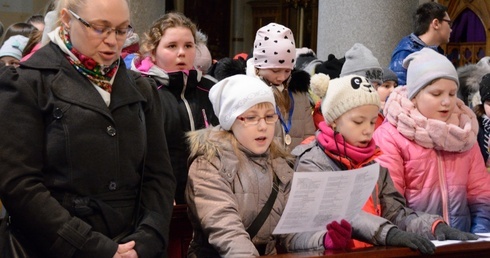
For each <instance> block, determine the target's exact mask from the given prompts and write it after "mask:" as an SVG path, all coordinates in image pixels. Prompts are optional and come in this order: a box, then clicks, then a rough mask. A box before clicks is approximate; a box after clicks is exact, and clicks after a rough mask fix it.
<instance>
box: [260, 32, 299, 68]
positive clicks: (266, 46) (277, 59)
mask: <svg viewBox="0 0 490 258" xmlns="http://www.w3.org/2000/svg"><path fill="white" fill-rule="evenodd" d="M253 58H254V66H255V67H256V68H262V69H263V68H286V69H293V67H294V62H295V61H296V45H295V43H294V36H293V32H292V31H291V30H290V29H289V28H287V27H284V26H283V25H281V24H277V23H269V24H268V25H266V26H264V27H262V28H260V29H259V30H258V31H257V34H256V35H255V42H254V50H253Z"/></svg>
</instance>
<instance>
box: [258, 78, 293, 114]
mask: <svg viewBox="0 0 490 258" xmlns="http://www.w3.org/2000/svg"><path fill="white" fill-rule="evenodd" d="M259 70H260V68H255V74H256V75H257V76H258V77H259V78H260V79H261V80H262V81H264V82H265V84H267V85H269V87H272V92H273V93H274V99H275V100H276V106H277V108H279V111H280V112H281V114H283V116H282V117H283V118H284V119H290V118H288V117H286V116H287V115H289V109H290V108H291V98H290V97H289V90H288V87H289V81H290V79H291V76H292V73H291V74H290V75H289V78H288V79H286V80H285V81H284V82H283V83H282V85H283V86H284V89H283V90H282V91H281V90H279V89H278V88H277V87H276V86H274V85H272V84H271V83H270V82H268V81H267V80H266V79H265V78H263V77H262V76H261V75H259Z"/></svg>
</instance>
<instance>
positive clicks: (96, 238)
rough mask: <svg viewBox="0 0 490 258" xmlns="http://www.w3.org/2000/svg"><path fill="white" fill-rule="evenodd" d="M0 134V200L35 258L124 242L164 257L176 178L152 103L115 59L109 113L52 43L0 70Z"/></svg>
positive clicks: (93, 253)
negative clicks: (131, 242)
mask: <svg viewBox="0 0 490 258" xmlns="http://www.w3.org/2000/svg"><path fill="white" fill-rule="evenodd" d="M0 130H1V133H0V150H1V151H0V198H1V200H2V202H3V204H4V205H5V207H6V209H7V211H8V213H9V215H11V217H12V226H13V228H15V229H17V230H19V232H20V233H22V234H23V235H24V236H25V237H26V238H27V241H26V242H28V243H29V244H30V245H31V248H33V249H34V250H36V252H37V254H38V255H39V256H40V257H112V256H113V255H114V254H115V252H116V250H117V247H118V243H125V242H127V241H130V240H135V241H136V246H135V249H136V251H137V252H138V255H139V257H162V256H164V253H165V248H166V245H167V244H168V228H169V222H170V218H171V213H172V207H173V194H174V191H175V178H174V176H173V173H172V170H171V165H170V161H169V155H168V150H167V147H166V146H167V145H166V141H165V134H164V130H163V124H162V122H161V104H160V100H159V98H158V95H157V91H156V90H155V89H154V88H153V87H151V86H150V85H149V84H148V82H147V80H145V79H142V78H141V77H140V76H139V75H138V74H136V73H133V72H131V71H128V70H127V69H126V67H125V66H124V62H123V61H122V60H121V67H120V68H119V70H118V72H117V74H116V75H115V80H114V83H113V90H112V93H111V104H110V106H109V107H107V106H106V104H105V103H104V101H103V100H102V97H101V96H100V94H99V93H98V92H97V90H96V89H95V88H94V86H93V85H92V84H91V83H90V82H89V80H87V79H86V78H85V77H84V76H83V75H81V74H80V73H79V72H77V71H76V70H75V68H74V67H73V66H72V65H71V64H70V63H69V62H68V60H67V59H66V58H65V56H64V54H63V53H62V51H61V50H60V49H59V48H58V46H57V45H55V44H53V43H50V44H49V45H47V46H45V47H43V48H41V49H40V50H39V51H37V52H36V53H35V54H34V55H33V56H32V57H31V58H30V59H29V60H27V61H26V62H24V63H23V64H21V66H20V67H19V68H18V69H15V68H12V67H3V68H1V70H0ZM143 167H144V169H143ZM142 174H143V177H141V176H142ZM141 184H142V186H143V187H142V191H141V198H140V199H141V205H139V207H140V208H139V209H138V210H137V212H135V207H138V193H139V189H140V185H141Z"/></svg>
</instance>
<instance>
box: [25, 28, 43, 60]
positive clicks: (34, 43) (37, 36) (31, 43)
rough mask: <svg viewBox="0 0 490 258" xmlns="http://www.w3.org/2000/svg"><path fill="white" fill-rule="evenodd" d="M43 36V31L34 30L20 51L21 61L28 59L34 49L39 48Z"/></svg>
mask: <svg viewBox="0 0 490 258" xmlns="http://www.w3.org/2000/svg"><path fill="white" fill-rule="evenodd" d="M42 37H43V32H42V31H39V30H34V31H33V32H32V33H31V36H30V37H29V40H28V41H27V43H26V47H25V48H24V50H23V51H22V59H20V61H21V62H23V61H25V60H27V59H29V57H31V56H32V55H33V54H34V53H35V52H36V51H38V50H39V49H40V48H41V39H42Z"/></svg>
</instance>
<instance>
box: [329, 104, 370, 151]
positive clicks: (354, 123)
mask: <svg viewBox="0 0 490 258" xmlns="http://www.w3.org/2000/svg"><path fill="white" fill-rule="evenodd" d="M378 112H379V108H378V106H376V105H362V106H359V107H356V108H353V109H351V110H349V111H347V112H345V113H344V114H342V115H341V116H340V117H339V118H337V119H336V120H335V121H334V123H333V124H332V128H334V130H336V131H337V132H339V133H340V134H342V135H343V136H344V139H345V141H346V142H347V143H349V144H350V145H353V146H356V147H367V146H368V144H369V142H371V139H372V138H373V132H374V125H375V124H376V120H377V119H378Z"/></svg>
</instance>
